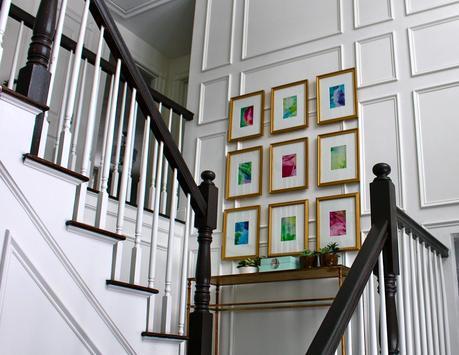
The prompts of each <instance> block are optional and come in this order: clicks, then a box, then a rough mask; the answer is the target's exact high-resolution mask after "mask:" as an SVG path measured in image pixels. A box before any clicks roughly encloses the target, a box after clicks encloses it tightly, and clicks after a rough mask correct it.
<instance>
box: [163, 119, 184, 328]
mask: <svg viewBox="0 0 459 355" xmlns="http://www.w3.org/2000/svg"><path fill="white" fill-rule="evenodd" d="M182 127H183V116H182V115H180V117H179V137H178V143H177V146H178V149H179V151H181V147H182ZM177 192H178V180H177V169H174V171H173V172H172V190H171V206H170V214H169V236H168V238H167V259H166V278H165V281H164V296H163V307H162V312H163V313H162V322H161V331H162V332H163V333H170V331H171V321H172V320H171V312H172V296H171V292H172V259H173V244H174V236H175V217H176V216H177V204H178V203H177V202H178V195H177Z"/></svg>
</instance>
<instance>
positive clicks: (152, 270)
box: [147, 110, 172, 330]
mask: <svg viewBox="0 0 459 355" xmlns="http://www.w3.org/2000/svg"><path fill="white" fill-rule="evenodd" d="M171 112H172V110H171ZM163 151H164V142H162V141H161V142H160V143H159V150H158V156H159V159H158V167H157V170H156V187H155V203H154V206H153V223H152V228H151V241H150V259H149V262H148V287H150V288H154V286H155V278H156V251H157V244H158V229H159V202H160V198H161V181H162V180H161V175H162V172H163V159H162V157H163ZM147 302H148V303H147V308H148V310H147V330H150V329H151V330H152V329H153V317H154V312H155V298H154V296H151V297H148V301H147Z"/></svg>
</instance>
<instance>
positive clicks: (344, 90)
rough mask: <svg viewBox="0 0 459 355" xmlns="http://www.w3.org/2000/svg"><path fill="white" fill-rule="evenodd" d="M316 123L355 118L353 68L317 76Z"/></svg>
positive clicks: (355, 96)
mask: <svg viewBox="0 0 459 355" xmlns="http://www.w3.org/2000/svg"><path fill="white" fill-rule="evenodd" d="M316 86H317V124H319V125H321V124H327V123H333V122H337V121H343V120H349V119H353V118H357V115H358V114H357V84H356V75H355V68H351V69H346V70H340V71H337V72H334V73H329V74H324V75H320V76H318V77H317V81H316Z"/></svg>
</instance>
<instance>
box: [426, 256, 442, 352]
mask: <svg viewBox="0 0 459 355" xmlns="http://www.w3.org/2000/svg"><path fill="white" fill-rule="evenodd" d="M434 258H435V251H434V250H433V249H430V248H429V252H428V264H429V279H430V284H429V291H430V308H431V312H432V328H433V343H434V353H435V354H440V352H441V350H440V341H439V339H438V336H439V327H438V313H437V296H436V290H435V275H434V265H433V260H434Z"/></svg>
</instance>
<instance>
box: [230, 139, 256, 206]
mask: <svg viewBox="0 0 459 355" xmlns="http://www.w3.org/2000/svg"><path fill="white" fill-rule="evenodd" d="M252 152H258V161H259V163H258V172H257V173H258V179H254V181H256V182H257V183H258V189H256V191H254V192H249V193H245V194H232V193H231V184H232V179H231V176H234V174H232V171H233V170H232V164H231V161H232V160H233V158H234V157H236V156H238V155H243V154H249V153H252ZM245 164H246V163H245ZM239 170H240V167H238V174H239ZM250 175H252V169H251V168H250ZM238 178H239V177H238ZM251 182H252V176H250V183H251ZM262 189H263V147H262V146H261V145H260V146H256V147H251V148H245V149H241V150H234V151H232V152H229V153H228V156H227V157H226V185H225V199H227V200H236V199H241V198H247V197H256V196H260V195H261V193H262Z"/></svg>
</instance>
